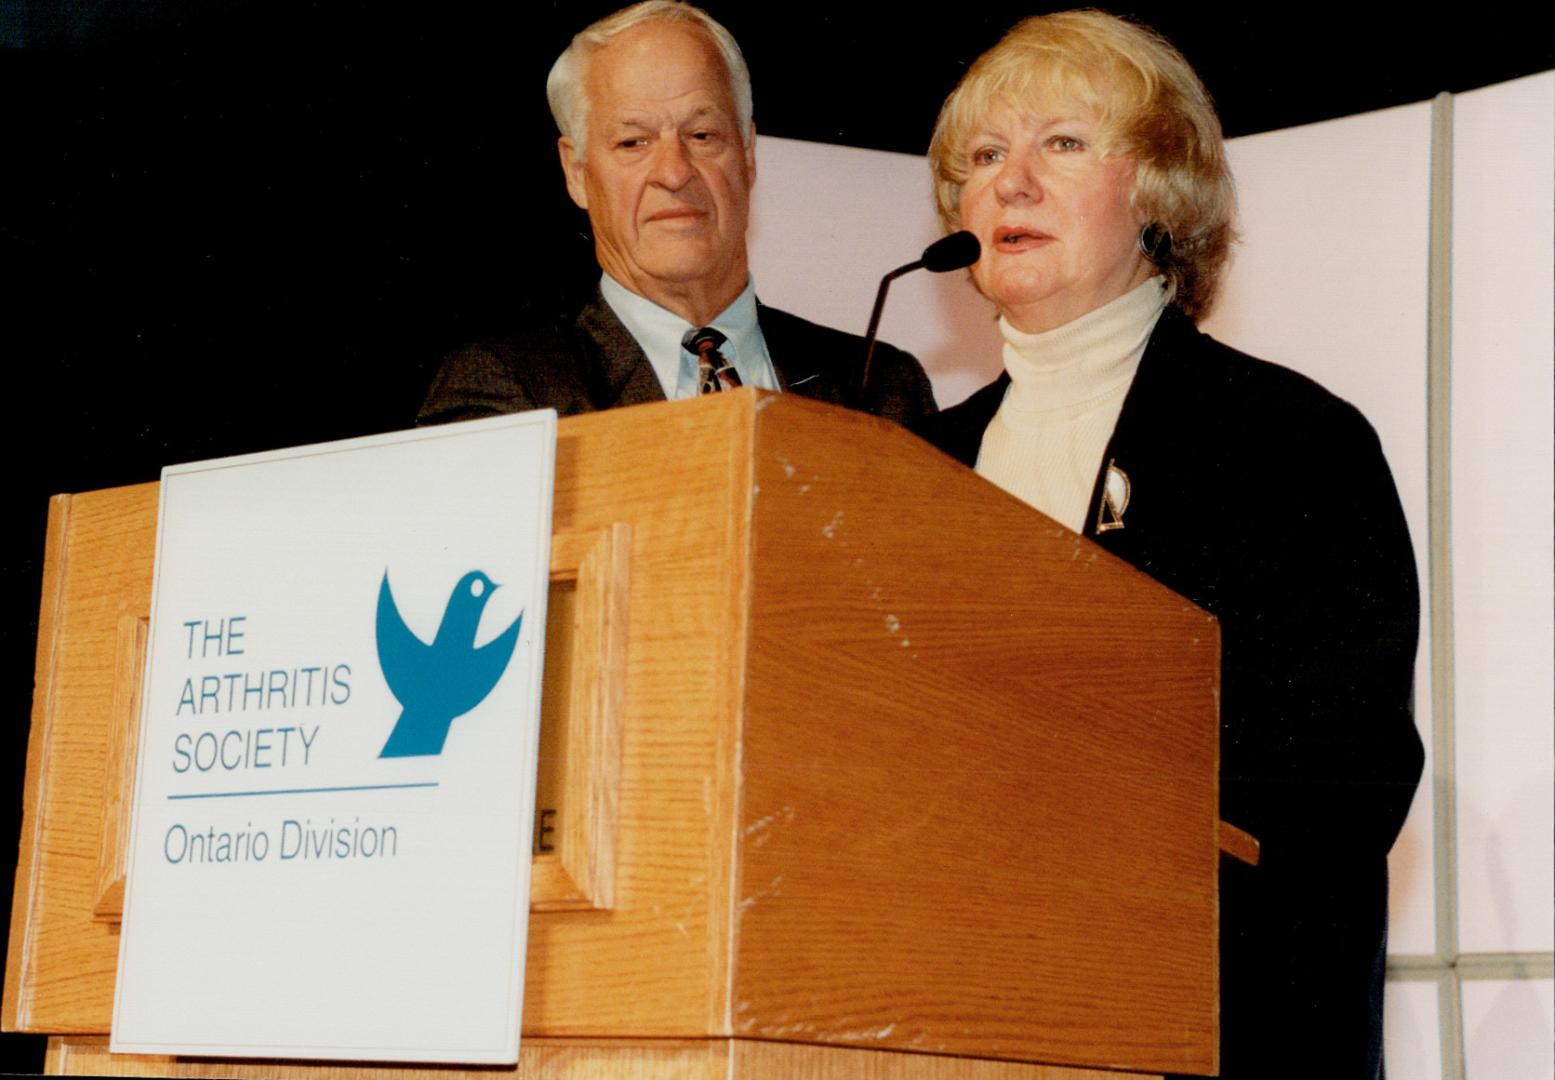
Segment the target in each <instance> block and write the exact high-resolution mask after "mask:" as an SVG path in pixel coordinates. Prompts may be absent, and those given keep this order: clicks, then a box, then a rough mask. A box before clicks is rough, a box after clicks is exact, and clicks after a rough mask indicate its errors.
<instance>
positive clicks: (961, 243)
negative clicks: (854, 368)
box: [859, 229, 983, 404]
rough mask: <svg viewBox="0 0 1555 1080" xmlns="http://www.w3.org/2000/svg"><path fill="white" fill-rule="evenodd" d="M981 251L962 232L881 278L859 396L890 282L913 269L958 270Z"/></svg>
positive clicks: (866, 384) (867, 336)
mask: <svg viewBox="0 0 1555 1080" xmlns="http://www.w3.org/2000/svg"><path fill="white" fill-rule="evenodd" d="M982 250H983V249H982V245H981V244H979V243H978V242H977V237H975V236H973V235H972V234H971V233H969V232H967V231H966V230H965V229H962V230H961V231H960V232H956V233H951V234H950V235H949V236H943V237H941V238H940V239H938V240H936V241H934V243H932V244H930V245H929V246H928V247H926V248H924V249H923V254H922V255H921V256H919V257H918V258H917V259H916V260H914V261H913V262H910V263H907V264H906V265H905V266H898V267H897V268H896V269H895V270H892V271H891V272H890V273H889V274H887V275H886V276H885V277H883V278H881V279H880V291H879V292H877V293H875V310H874V311H873V312H871V313H870V316H869V332H868V333H867V334H865V335H864V374H863V376H862V377H861V378H860V379H859V393H860V394H861V395H862V394H863V392H864V391H865V390H866V389H867V388H868V387H869V362H870V361H871V360H873V359H874V357H875V334H876V333H877V332H878V331H879V330H880V312H881V311H882V310H883V309H884V308H885V294H886V292H887V291H888V290H889V289H890V288H891V282H893V281H895V280H896V279H897V278H899V277H901V276H902V275H903V274H910V273H912V272H913V271H914V270H928V271H930V272H932V273H935V274H943V273H945V272H946V271H949V270H960V269H962V268H963V267H967V266H971V265H972V264H973V263H975V262H976V261H977V260H978V258H979V256H981V255H982ZM861 404H862V402H861Z"/></svg>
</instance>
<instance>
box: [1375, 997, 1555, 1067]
mask: <svg viewBox="0 0 1555 1080" xmlns="http://www.w3.org/2000/svg"><path fill="white" fill-rule="evenodd" d="M1551 1014H1555V982H1551V980H1549V979H1519V980H1517V981H1515V982H1514V981H1511V980H1507V981H1505V982H1501V981H1489V980H1487V981H1484V982H1481V981H1479V980H1477V979H1476V980H1472V981H1469V982H1465V983H1464V984H1463V1057H1464V1064H1465V1065H1466V1066H1467V1068H1466V1070H1465V1074H1466V1076H1467V1078H1468V1080H1509V1078H1511V1077H1516V1078H1517V1080H1551V1078H1552V1077H1555V1063H1552V1062H1551V1057H1550V1045H1551V1040H1552V1039H1555V1031H1552V1030H1551V1025H1550V1016H1551ZM1392 1066H1393V1063H1392V1062H1391V1061H1390V1062H1388V1075H1389V1076H1390V1077H1391V1076H1392V1075H1393V1067H1392Z"/></svg>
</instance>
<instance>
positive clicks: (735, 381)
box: [681, 326, 741, 394]
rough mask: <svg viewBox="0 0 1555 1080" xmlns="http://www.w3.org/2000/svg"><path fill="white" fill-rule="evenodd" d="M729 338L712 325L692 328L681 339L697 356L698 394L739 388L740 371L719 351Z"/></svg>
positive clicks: (686, 347)
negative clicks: (719, 347) (696, 328)
mask: <svg viewBox="0 0 1555 1080" xmlns="http://www.w3.org/2000/svg"><path fill="white" fill-rule="evenodd" d="M728 340H729V339H728V338H726V337H724V336H723V335H722V334H720V333H719V332H718V331H717V330H714V329H713V328H712V327H711V326H704V327H702V328H701V329H698V330H692V331H691V332H689V333H688V334H686V336H685V337H684V338H682V339H681V344H682V345H683V346H685V349H686V351H687V352H689V353H691V354H692V355H693V356H695V357H696V358H697V393H698V394H716V393H718V392H719V391H720V390H735V389H738V388H739V386H740V385H741V384H740V373H739V372H738V371H735V370H734V365H733V364H731V363H730V362H729V361H728V359H727V358H726V357H725V356H724V354H723V353H721V352H719V351H718V346H720V345H722V344H723V343H724V342H725V341H728Z"/></svg>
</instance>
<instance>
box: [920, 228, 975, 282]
mask: <svg viewBox="0 0 1555 1080" xmlns="http://www.w3.org/2000/svg"><path fill="white" fill-rule="evenodd" d="M982 253H983V246H982V245H981V244H979V243H978V242H977V237H975V236H973V235H972V234H971V233H969V232H967V231H966V230H965V229H962V230H961V231H960V232H957V233H951V234H950V235H949V236H946V237H942V238H941V239H939V240H936V241H934V243H932V244H930V245H929V246H928V247H926V248H924V249H923V265H924V268H925V269H927V270H932V271H934V272H935V273H936V274H943V273H945V271H947V270H960V269H961V268H962V267H966V266H971V265H972V264H973V263H975V262H976V261H977V260H978V258H979V256H981V255H982Z"/></svg>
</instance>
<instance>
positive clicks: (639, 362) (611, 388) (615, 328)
mask: <svg viewBox="0 0 1555 1080" xmlns="http://www.w3.org/2000/svg"><path fill="white" fill-rule="evenodd" d="M573 325H574V327H575V329H576V330H577V334H578V343H579V346H580V347H581V348H582V350H583V353H584V355H585V356H586V357H587V359H588V361H589V362H588V364H587V367H588V370H589V372H590V374H591V376H592V377H591V378H590V380H589V382H590V385H589V387H588V396H589V399H590V402H591V404H592V405H593V407H594V408H596V409H609V408H614V407H615V406H617V405H641V404H644V403H646V402H650V401H663V400H664V387H663V386H661V385H660V384H659V376H658V375H657V374H656V373H655V372H654V370H653V365H652V364H650V363H649V362H648V356H647V354H646V353H644V352H643V350H642V346H641V345H639V344H637V339H636V338H634V337H632V335H631V333H630V332H629V331H628V330H627V329H626V327H625V326H623V325H622V324H621V320H620V319H618V318H616V313H615V312H614V311H612V310H610V305H609V304H607V303H605V299H604V297H602V296H600V295H599V293H598V292H596V293H595V294H594V299H593V300H592V301H590V302H589V303H587V304H585V305H584V307H583V310H582V311H580V312H578V317H577V319H576V320H575V321H574V324H573Z"/></svg>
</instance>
